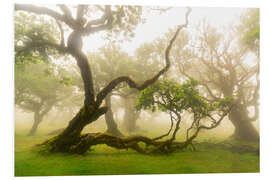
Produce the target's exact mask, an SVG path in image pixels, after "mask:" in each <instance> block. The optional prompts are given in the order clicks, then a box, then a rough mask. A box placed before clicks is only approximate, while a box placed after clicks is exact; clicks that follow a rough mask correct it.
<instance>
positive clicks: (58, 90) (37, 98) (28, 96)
mask: <svg viewBox="0 0 270 180" xmlns="http://www.w3.org/2000/svg"><path fill="white" fill-rule="evenodd" d="M70 81H71V80H70V79H69V78H68V77H66V76H65V75H64V70H63V69H61V68H60V69H58V71H56V69H54V68H52V67H50V66H49V65H48V64H45V63H43V62H40V63H35V64H25V63H22V64H18V63H17V64H15V104H16V105H18V106H19V107H20V108H22V109H24V110H26V111H34V110H36V109H38V108H39V107H40V106H43V105H45V106H51V105H52V104H55V103H56V102H58V101H59V100H60V99H63V98H66V96H67V94H68V95H70V94H71V93H72V91H73V89H72V87H71V86H70V85H69V84H70V83H71V82H70Z"/></svg>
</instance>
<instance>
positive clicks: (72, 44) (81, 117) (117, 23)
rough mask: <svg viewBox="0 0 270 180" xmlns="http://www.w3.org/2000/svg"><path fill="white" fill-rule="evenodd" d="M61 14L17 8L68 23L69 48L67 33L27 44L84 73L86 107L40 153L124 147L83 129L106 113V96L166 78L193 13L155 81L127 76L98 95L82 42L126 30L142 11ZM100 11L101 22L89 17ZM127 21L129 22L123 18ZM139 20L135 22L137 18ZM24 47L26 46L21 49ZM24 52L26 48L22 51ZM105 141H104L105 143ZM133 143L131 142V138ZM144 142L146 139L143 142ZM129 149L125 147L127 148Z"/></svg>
mask: <svg viewBox="0 0 270 180" xmlns="http://www.w3.org/2000/svg"><path fill="white" fill-rule="evenodd" d="M58 7H59V8H60V10H61V11H62V13H59V12H57V11H55V10H52V9H49V8H46V7H38V6H34V5H21V4H16V5H15V10H16V11H27V12H31V13H36V14H39V15H48V16H50V17H52V18H54V19H55V20H57V21H58V22H59V24H60V25H59V27H60V28H59V29H60V32H63V31H62V30H61V23H65V24H66V25H67V26H68V27H69V28H70V30H71V31H72V32H71V33H70V35H69V37H68V39H67V44H65V40H64V33H61V40H60V43H57V42H51V41H49V40H47V39H42V37H40V38H41V39H39V40H38V41H35V39H32V41H31V44H28V45H27V46H28V47H29V46H30V47H40V46H41V47H51V48H54V49H56V50H57V51H58V52H59V53H64V54H70V55H71V56H73V57H74V58H75V59H76V61H77V65H78V67H79V69H80V72H81V77H82V80H83V84H84V93H85V94H84V106H83V107H82V108H81V109H80V111H79V112H78V113H77V114H76V116H75V117H74V118H73V119H72V120H71V121H70V122H69V124H68V126H67V127H66V128H65V130H64V131H63V132H62V133H61V134H59V135H58V136H56V137H54V138H52V139H51V140H49V141H46V142H45V143H43V144H42V146H41V149H44V148H45V149H46V150H48V151H51V152H70V153H71V152H73V153H84V152H86V151H87V150H88V148H89V146H90V145H92V144H100V143H106V144H107V145H110V146H117V147H118V146H121V147H122V143H120V144H119V143H118V144H117V145H115V144H114V142H115V141H113V140H111V139H106V138H105V137H107V135H100V136H99V135H97V136H91V135H90V134H86V135H81V131H82V130H83V128H84V127H85V126H86V125H88V124H90V123H92V122H94V121H96V120H97V119H98V118H99V117H100V116H102V115H104V114H105V113H106V112H107V108H106V107H104V106H101V104H102V102H103V100H104V99H105V98H106V96H107V95H108V94H109V93H110V92H111V91H112V90H113V89H114V88H115V87H117V86H118V85H119V84H120V83H123V82H125V83H127V84H128V86H129V87H130V88H135V89H137V90H143V89H145V88H147V87H148V86H149V85H151V84H153V83H154V82H155V81H156V80H157V79H158V78H159V77H160V76H161V75H163V74H164V73H165V72H166V71H167V70H168V69H169V67H170V59H169V54H170V50H171V48H172V46H173V42H174V41H175V39H176V37H177V35H178V33H179V31H180V30H181V29H182V28H184V27H186V26H187V24H188V15H189V13H190V11H191V10H190V9H188V11H187V13H186V23H185V24H183V25H180V26H178V28H177V30H176V32H175V34H174V35H173V37H172V38H171V40H170V41H169V44H168V46H167V48H166V50H165V60H166V66H165V67H164V68H162V69H161V70H160V71H159V72H157V74H155V75H154V76H153V77H152V78H150V79H148V80H146V81H144V82H143V83H141V84H137V83H136V82H135V81H133V80H132V79H131V78H129V77H127V76H121V77H118V78H116V79H114V80H112V81H111V82H109V83H108V84H107V85H106V86H105V87H104V88H103V89H102V90H100V91H99V92H95V91H94V83H93V76H92V72H91V68H90V66H89V64H88V59H87V56H86V55H85V53H84V52H83V51H82V46H83V42H82V39H83V37H84V36H87V35H90V34H93V33H95V32H99V31H103V30H115V29H117V28H118V29H119V28H123V26H125V23H124V21H127V20H128V19H131V17H133V20H134V16H136V17H140V16H139V14H140V11H141V7H131V6H116V7H114V8H112V7H111V6H109V5H106V6H104V7H101V6H88V5H78V6H77V7H76V9H77V12H76V14H75V17H73V14H72V13H71V10H70V9H69V7H67V6H66V5H58ZM95 8H96V9H98V11H100V12H101V13H102V14H103V15H102V16H101V17H100V18H98V19H91V18H89V17H87V14H88V13H91V12H92V10H93V9H95ZM123 17H126V18H123ZM135 19H136V18H135ZM137 23H138V22H137V21H131V23H126V24H128V25H129V27H128V28H127V29H132V27H134V26H135V25H136V24H137ZM22 46H23V45H22ZM22 48H23V47H22ZM110 137H112V138H113V139H116V141H117V142H119V141H120V142H121V139H119V138H117V137H114V136H110ZM104 138H105V139H104ZM131 139H132V138H131ZM143 139H144V140H145V139H147V138H143ZM137 143H138V142H137V141H132V142H131V144H129V147H133V148H137ZM124 148H126V147H124Z"/></svg>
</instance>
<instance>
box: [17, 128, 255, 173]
mask: <svg viewBox="0 0 270 180" xmlns="http://www.w3.org/2000/svg"><path fill="white" fill-rule="evenodd" d="M25 134H26V132H23V131H22V132H17V131H16V133H15V176H61V175H103V174H104V175H117V174H180V173H229V172H259V156H257V155H254V154H252V153H245V154H239V153H232V152H231V151H229V150H224V149H221V148H218V147H214V148H209V149H205V148H204V149H200V148H198V149H197V151H190V150H186V151H183V152H177V153H173V154H171V155H142V154H138V153H137V152H135V151H132V150H128V151H127V150H115V149H113V148H110V147H108V146H105V145H99V146H96V147H95V148H94V151H89V152H88V153H87V154H86V155H83V156H82V155H65V154H53V155H46V156H44V155H43V156H41V155H39V154H37V153H35V152H33V151H31V149H32V147H33V146H34V145H35V144H38V143H40V142H42V141H44V140H45V139H47V138H49V136H47V135H45V133H39V134H37V136H36V137H28V136H26V135H25Z"/></svg>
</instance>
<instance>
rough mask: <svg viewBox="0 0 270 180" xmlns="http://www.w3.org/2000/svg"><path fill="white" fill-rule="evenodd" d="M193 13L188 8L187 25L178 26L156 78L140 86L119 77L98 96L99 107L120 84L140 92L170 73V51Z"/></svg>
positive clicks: (130, 80)
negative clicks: (164, 63)
mask: <svg viewBox="0 0 270 180" xmlns="http://www.w3.org/2000/svg"><path fill="white" fill-rule="evenodd" d="M190 12H191V8H188V10H187V12H186V23H185V24H182V25H180V26H178V28H177V30H176V32H175V34H174V36H173V37H172V39H171V40H170V42H169V45H168V46H167V48H166V51H165V60H166V66H165V67H164V68H163V69H161V70H160V71H159V72H158V73H157V74H156V75H155V76H153V77H152V78H151V79H148V80H146V81H145V82H143V83H142V84H140V85H138V84H137V83H136V82H135V81H134V80H132V79H131V78H130V77H127V76H121V77H118V78H116V79H114V80H112V81H111V82H110V83H109V84H108V85H107V86H106V87H105V88H103V89H102V90H101V91H100V92H99V93H98V95H97V98H96V103H97V105H99V104H101V102H102V101H103V99H104V98H105V97H106V95H107V94H108V93H110V92H111V91H112V89H114V88H115V87H116V86H117V85H118V84H120V83H122V82H126V83H127V84H128V86H129V87H130V88H135V89H138V90H139V91H141V90H143V89H145V88H147V87H148V86H149V85H151V84H153V83H154V82H156V80H157V79H158V78H159V77H160V76H161V75H162V74H164V73H165V72H166V71H168V69H169V67H170V65H171V64H170V57H169V55H170V50H171V48H172V45H173V43H174V41H175V39H176V37H177V35H178V34H179V32H180V30H181V29H182V28H184V27H186V26H187V25H188V16H189V14H190Z"/></svg>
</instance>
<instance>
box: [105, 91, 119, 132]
mask: <svg viewBox="0 0 270 180" xmlns="http://www.w3.org/2000/svg"><path fill="white" fill-rule="evenodd" d="M105 103H106V107H107V108H108V110H107V112H106V114H105V120H106V124H107V132H108V133H111V134H113V135H115V136H120V137H121V136H124V135H123V134H122V133H121V132H120V131H119V129H118V127H117V124H116V122H115V120H114V117H113V112H112V108H111V95H110V94H108V95H107V96H106V98H105Z"/></svg>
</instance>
